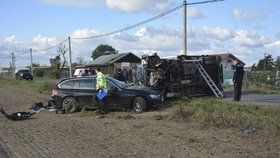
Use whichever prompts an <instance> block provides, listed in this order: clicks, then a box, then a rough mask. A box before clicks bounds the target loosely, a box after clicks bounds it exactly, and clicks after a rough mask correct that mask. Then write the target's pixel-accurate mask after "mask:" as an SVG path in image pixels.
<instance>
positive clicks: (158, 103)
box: [147, 98, 164, 107]
mask: <svg viewBox="0 0 280 158" xmlns="http://www.w3.org/2000/svg"><path fill="white" fill-rule="evenodd" d="M163 101H164V100H163V98H158V99H149V100H148V101H147V102H148V105H149V106H151V107H158V106H161V105H162V104H163Z"/></svg>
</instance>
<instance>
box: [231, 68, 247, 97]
mask: <svg viewBox="0 0 280 158" xmlns="http://www.w3.org/2000/svg"><path fill="white" fill-rule="evenodd" d="M243 75H244V68H243V65H242V64H241V63H237V64H236V66H235V72H234V75H233V82H234V101H240V99H241V87H242V81H243Z"/></svg>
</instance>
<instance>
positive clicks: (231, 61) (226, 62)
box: [214, 53, 245, 71]
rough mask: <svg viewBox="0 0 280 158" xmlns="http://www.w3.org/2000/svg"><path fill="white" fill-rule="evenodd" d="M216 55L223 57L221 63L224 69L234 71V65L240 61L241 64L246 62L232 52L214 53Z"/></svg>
mask: <svg viewBox="0 0 280 158" xmlns="http://www.w3.org/2000/svg"><path fill="white" fill-rule="evenodd" d="M214 55H216V56H219V57H221V60H222V61H221V64H222V65H223V70H224V71H232V70H234V66H235V65H236V64H237V63H238V62H240V63H241V64H243V65H245V63H244V62H243V61H242V60H240V59H238V58H237V57H236V56H234V55H233V54H231V53H227V54H214Z"/></svg>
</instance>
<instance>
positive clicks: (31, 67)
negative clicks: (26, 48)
mask: <svg viewBox="0 0 280 158" xmlns="http://www.w3.org/2000/svg"><path fill="white" fill-rule="evenodd" d="M30 62H31V63H30V64H31V65H30V70H31V72H32V73H33V57H32V48H30Z"/></svg>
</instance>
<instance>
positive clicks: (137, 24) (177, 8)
mask: <svg viewBox="0 0 280 158" xmlns="http://www.w3.org/2000/svg"><path fill="white" fill-rule="evenodd" d="M219 1H225V0H208V1H202V2H193V3H187V4H186V5H196V4H204V3H213V2H219ZM183 6H184V4H181V5H179V6H177V7H175V8H172V9H170V10H167V11H166V12H163V13H161V14H159V15H157V16H154V17H152V18H149V19H146V20H144V21H142V22H139V23H136V24H134V25H131V26H128V27H125V28H122V29H118V30H115V31H112V32H108V33H104V34H100V35H96V36H89V37H72V38H71V39H74V40H83V39H92V38H100V37H104V36H109V35H113V34H116V33H121V32H125V31H128V30H131V29H133V28H136V27H139V26H142V25H144V24H147V23H150V22H152V21H155V20H157V19H159V18H162V17H164V16H166V15H169V14H171V13H173V12H175V11H177V10H179V9H181V8H182V7H183ZM67 40H68V39H65V40H63V41H61V42H59V44H61V43H64V42H66V41H67ZM59 44H57V45H54V46H51V47H47V48H44V49H34V50H32V51H34V52H35V51H36V52H39V51H47V50H51V49H54V48H56V47H58V46H59ZM7 48H8V47H7ZM8 49H9V48H8ZM9 51H11V52H17V54H18V55H23V54H28V53H30V52H29V51H30V50H13V51H12V50H10V49H9ZM21 52H22V53H21Z"/></svg>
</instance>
